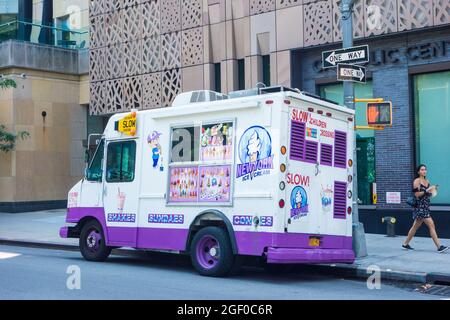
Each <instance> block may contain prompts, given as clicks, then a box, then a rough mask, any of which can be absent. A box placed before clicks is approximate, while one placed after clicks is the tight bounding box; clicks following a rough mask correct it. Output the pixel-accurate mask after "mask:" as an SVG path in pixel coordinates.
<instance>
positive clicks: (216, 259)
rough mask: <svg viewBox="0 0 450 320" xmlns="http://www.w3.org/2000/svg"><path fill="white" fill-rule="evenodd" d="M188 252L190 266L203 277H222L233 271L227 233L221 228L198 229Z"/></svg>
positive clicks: (231, 250) (232, 257)
mask: <svg viewBox="0 0 450 320" xmlns="http://www.w3.org/2000/svg"><path fill="white" fill-rule="evenodd" d="M190 252H191V261H192V265H193V266H194V268H195V270H197V272H198V273H200V274H201V275H203V276H210V277H222V276H226V275H228V274H229V273H230V272H231V271H232V269H233V265H234V260H235V256H234V254H233V249H232V247H231V242H230V238H229V236H228V233H227V232H226V231H225V230H224V229H222V228H219V227H205V228H203V229H200V231H198V232H197V233H196V234H195V236H194V239H193V240H192V244H191V250H190Z"/></svg>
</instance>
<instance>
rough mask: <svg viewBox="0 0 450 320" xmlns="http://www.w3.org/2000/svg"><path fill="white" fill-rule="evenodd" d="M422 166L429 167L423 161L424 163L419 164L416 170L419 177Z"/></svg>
mask: <svg viewBox="0 0 450 320" xmlns="http://www.w3.org/2000/svg"><path fill="white" fill-rule="evenodd" d="M422 167H425V169H426V168H427V166H426V165H424V164H423V163H422V164H419V166H418V167H417V170H416V176H417V178H419V177H420V174H419V171H420V169H422Z"/></svg>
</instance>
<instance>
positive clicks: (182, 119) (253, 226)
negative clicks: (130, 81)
mask: <svg viewBox="0 0 450 320" xmlns="http://www.w3.org/2000/svg"><path fill="white" fill-rule="evenodd" d="M353 139H354V111H353V110H350V109H348V108H346V107H343V106H340V105H338V104H334V103H332V102H329V101H326V100H323V99H320V98H318V97H315V96H311V95H309V94H306V93H303V92H300V91H298V90H293V89H287V88H282V87H272V88H266V90H262V89H259V90H258V92H257V94H253V95H249V96H245V95H242V96H239V97H234V98H233V97H232V94H230V97H228V96H225V95H221V94H218V93H215V92H211V91H195V92H188V93H182V94H180V95H179V96H177V98H176V99H175V100H174V103H173V105H172V107H169V108H159V109H152V110H144V111H133V112H129V113H122V114H115V115H113V116H112V117H111V118H110V119H109V122H108V124H107V126H106V128H105V131H104V133H103V135H102V136H101V139H100V140H99V144H98V147H97V149H96V151H95V154H94V155H93V157H92V158H91V159H90V161H89V164H88V166H87V169H86V174H85V177H84V178H83V179H82V180H81V181H79V182H78V183H77V184H76V185H75V186H74V187H73V188H72V189H71V190H70V192H69V194H68V208H67V218H66V222H67V224H68V225H67V226H64V227H62V228H61V230H60V235H61V237H64V238H79V247H80V251H81V253H82V255H83V257H84V258H85V259H87V260H91V261H102V260H105V259H106V258H107V257H108V255H109V254H110V253H111V249H112V248H117V247H132V248H136V249H142V250H150V251H152V250H155V251H170V252H175V253H184V254H190V256H191V260H192V264H193V266H194V267H195V269H196V270H197V271H198V272H199V273H200V274H202V275H209V276H223V275H226V274H228V273H229V272H230V271H231V270H232V269H233V268H234V266H235V264H236V263H237V261H238V260H239V259H238V258H239V256H255V257H260V258H262V259H263V260H264V261H265V263H267V264H295V263H299V264H310V263H337V262H342V263H352V262H353V261H354V253H353V250H352V216H351V214H352V191H353V190H352V183H351V181H352V176H353V167H352V163H353V161H352V155H353V152H352V146H353Z"/></svg>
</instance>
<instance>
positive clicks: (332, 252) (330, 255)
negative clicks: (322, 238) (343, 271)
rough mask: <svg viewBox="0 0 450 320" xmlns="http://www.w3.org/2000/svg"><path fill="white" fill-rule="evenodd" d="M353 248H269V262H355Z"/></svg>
mask: <svg viewBox="0 0 450 320" xmlns="http://www.w3.org/2000/svg"><path fill="white" fill-rule="evenodd" d="M354 261H355V254H354V252H353V250H351V249H304V248H271V247H270V248H268V250H267V263H353V262H354Z"/></svg>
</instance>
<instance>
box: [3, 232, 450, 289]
mask: <svg viewBox="0 0 450 320" xmlns="http://www.w3.org/2000/svg"><path fill="white" fill-rule="evenodd" d="M0 244H3V245H11V246H20V247H30V248H44V249H53V250H65V251H78V250H79V249H78V245H69V244H61V243H53V242H39V241H27V240H10V239H0ZM112 254H114V255H118V256H126V257H141V258H142V257H148V254H147V252H145V251H143V250H134V249H132V248H130V249H113V250H112ZM302 267H304V268H307V269H310V270H311V271H322V272H326V273H332V274H334V275H338V276H343V277H350V278H358V279H364V280H367V279H368V278H369V277H370V275H371V274H373V271H369V272H368V269H367V267H365V266H361V265H355V264H353V265H352V264H330V265H324V264H316V265H302ZM380 275H381V280H382V281H383V280H389V281H402V282H410V283H422V284H423V283H435V282H439V283H450V274H442V273H432V272H431V273H426V272H410V271H396V270H391V269H381V270H380Z"/></svg>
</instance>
